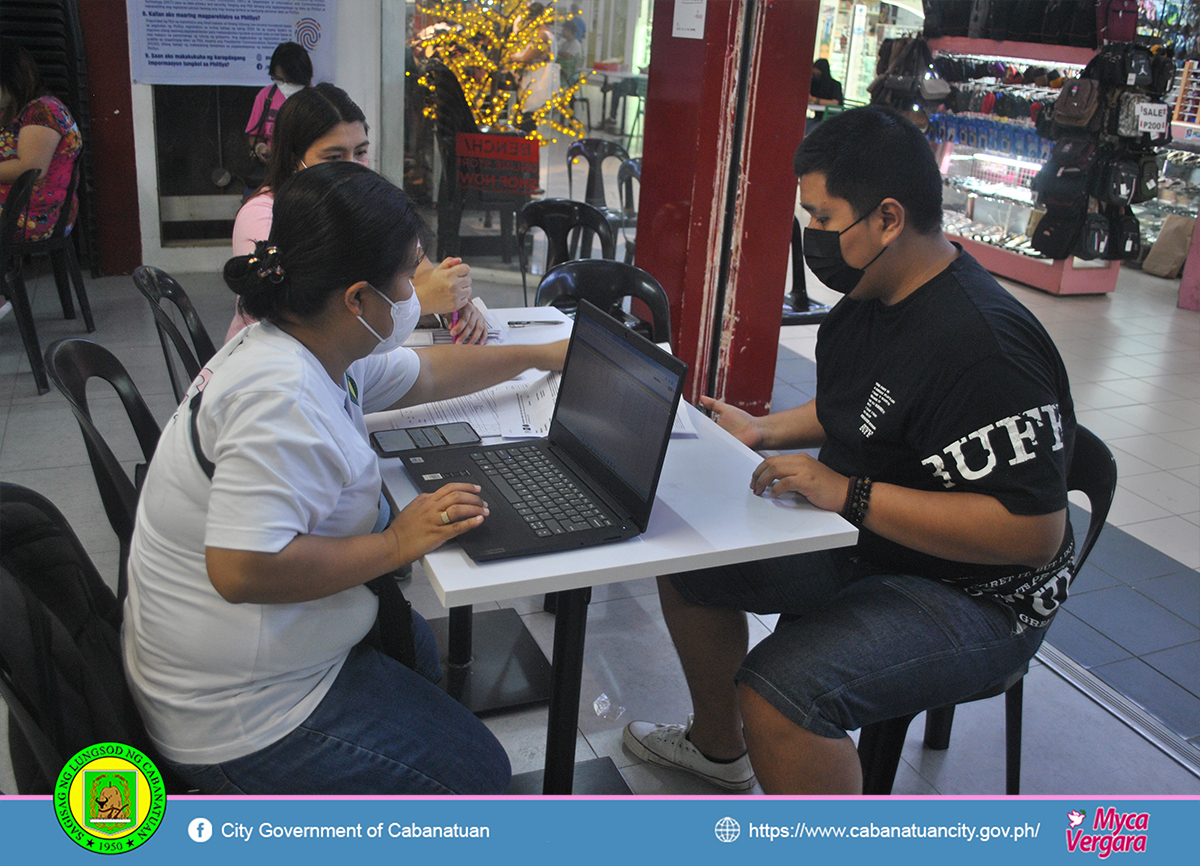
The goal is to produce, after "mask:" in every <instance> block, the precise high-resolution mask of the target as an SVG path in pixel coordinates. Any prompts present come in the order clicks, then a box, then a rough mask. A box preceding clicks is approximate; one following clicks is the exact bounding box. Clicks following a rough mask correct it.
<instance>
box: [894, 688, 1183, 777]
mask: <svg viewBox="0 0 1200 866" xmlns="http://www.w3.org/2000/svg"><path fill="white" fill-rule="evenodd" d="M918 721H919V720H918ZM918 721H915V722H914V723H913V724H912V725H911V726H910V728H909V736H908V740H907V741H906V744H905V749H904V760H905V761H907V762H908V763H909V764H910V765H912V766H913V767H914V768H915V769H916V770H917V771H918V772H919V773H920V774H921V775H922V776H923V777H924V778H925V779H926V780H928V781H929V783H930V784H931V785H932V786H933V787H934V788H936V789H937V790H938V791H939V792H940V793H942V794H1002V793H1003V792H1004V703H1003V698H1001V697H997V698H992V699H990V700H986V701H976V702H975V703H971V704H963V705H962V706H960V707H958V709H957V710H956V711H955V715H954V731H953V735H952V736H951V739H950V748H949V749H947V750H946V751H944V752H937V751H933V750H931V749H926V748H924V745H923V743H922V736H923V733H924V726H923V723H920V724H919V723H918ZM1023 741H1024V744H1023V750H1022V770H1021V793H1022V794H1068V793H1069V794H1074V793H1079V792H1084V791H1091V792H1113V793H1117V792H1119V793H1121V794H1124V795H1131V796H1132V795H1138V794H1147V795H1149V794H1191V795H1195V794H1200V779H1197V778H1196V777H1195V776H1193V775H1192V774H1191V773H1189V772H1188V771H1187V770H1185V769H1184V768H1183V767H1181V766H1179V764H1177V763H1175V761H1173V760H1172V759H1171V758H1168V757H1167V756H1166V755H1164V754H1162V753H1161V752H1159V751H1158V750H1157V749H1155V748H1153V747H1152V746H1149V745H1148V744H1147V743H1146V741H1145V740H1143V739H1142V738H1141V736H1139V735H1138V734H1137V733H1136V732H1134V731H1133V730H1131V729H1130V728H1128V727H1127V726H1126V725H1125V724H1124V723H1122V722H1121V721H1119V720H1118V719H1116V718H1114V717H1113V716H1112V715H1110V714H1109V712H1108V711H1107V710H1105V709H1104V708H1102V707H1100V706H1099V705H1098V704H1096V703H1095V702H1093V701H1092V700H1091V699H1090V698H1088V697H1086V696H1085V695H1083V694H1082V693H1080V692H1078V691H1076V690H1075V689H1074V688H1073V687H1071V686H1070V684H1069V683H1066V682H1065V681H1064V680H1062V679H1060V678H1059V677H1058V676H1057V675H1056V674H1055V673H1054V672H1053V671H1051V670H1049V669H1048V668H1046V667H1044V666H1042V667H1039V668H1036V669H1031V670H1030V673H1029V674H1028V675H1027V676H1026V677H1025V713H1024V727H1023ZM1099 756H1103V758H1100V757H1099Z"/></svg>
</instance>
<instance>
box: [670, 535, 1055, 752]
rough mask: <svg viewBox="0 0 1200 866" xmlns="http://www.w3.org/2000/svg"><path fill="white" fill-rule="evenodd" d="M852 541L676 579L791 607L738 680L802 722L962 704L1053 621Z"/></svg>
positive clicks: (826, 726)
mask: <svg viewBox="0 0 1200 866" xmlns="http://www.w3.org/2000/svg"><path fill="white" fill-rule="evenodd" d="M852 550H853V549H852V548H844V549H840V550H828V551H821V552H818V553H806V554H800V555H797V556H785V557H780V558H778V559H768V560H761V561H759V562H748V563H742V564H740V565H730V566H725V567H722V568H715V569H706V570H703V571H695V572H689V573H686V574H677V575H672V576H671V582H672V584H673V585H674V586H675V588H676V589H677V590H679V592H680V594H681V595H682V596H683V597H684V599H685V600H687V601H690V602H691V603H693V604H699V605H705V606H719V607H728V608H735V609H738V610H745V611H751V612H753V613H786V614H791V615H794V616H795V617H797V618H796V619H794V620H793V621H790V622H784V621H783V620H781V621H780V624H779V626H778V627H777V628H776V630H775V632H774V633H773V634H772V635H771V636H770V637H768V638H767V639H765V640H764V641H762V642H761V643H760V644H758V645H757V646H756V647H754V649H752V650H751V651H750V654H749V655H747V656H746V659H745V661H744V662H743V663H742V667H741V670H739V671H738V673H737V680H738V682H741V683H744V684H745V685H747V686H749V687H750V688H752V689H753V690H754V691H755V692H757V693H758V694H760V695H761V696H762V697H763V698H765V699H766V700H767V701H768V702H769V703H770V704H771V705H772V706H773V707H775V709H777V710H779V712H781V713H783V715H784V716H786V717H787V718H788V719H790V720H791V721H793V722H794V723H796V724H797V725H799V726H800V727H802V728H805V729H807V730H810V731H812V732H813V733H815V734H820V735H821V736H825V737H843V736H845V734H846V731H850V730H854V729H856V728H861V727H862V726H863V725H867V724H871V723H873V722H879V721H882V720H884V719H890V718H893V717H895V716H900V715H905V714H907V713H916V712H920V711H922V710H926V709H929V708H930V707H938V706H943V705H945V704H952V703H956V702H958V701H960V700H962V699H964V698H967V697H970V696H971V695H973V694H975V693H977V692H979V691H982V690H983V689H985V688H987V687H988V686H990V685H992V684H994V683H997V682H999V681H1001V680H1003V679H1004V678H1005V677H1007V676H1008V675H1009V674H1011V673H1012V672H1013V671H1014V670H1016V669H1017V668H1018V667H1020V666H1021V664H1023V663H1024V662H1026V661H1028V660H1029V659H1030V658H1032V657H1033V654H1034V653H1035V652H1037V648H1038V647H1039V646H1040V645H1041V643H1042V638H1043V637H1044V636H1045V633H1046V629H1044V628H1042V629H1033V628H1024V629H1021V628H1020V627H1019V625H1018V623H1017V620H1016V617H1015V615H1014V614H1013V613H1012V612H1011V611H1010V610H1008V608H1006V607H1004V606H1002V605H1001V604H999V603H998V602H994V601H991V600H989V599H987V598H983V597H975V596H969V595H967V594H966V593H965V592H964V591H962V590H961V589H958V588H957V587H954V586H950V585H948V584H945V583H941V582H939V581H937V580H933V579H930V578H926V577H915V576H912V575H903V574H889V573H886V572H885V571H883V570H881V569H878V568H874V567H871V566H868V565H864V564H862V563H860V562H858V561H856V560H855V559H854V558H853V557H852Z"/></svg>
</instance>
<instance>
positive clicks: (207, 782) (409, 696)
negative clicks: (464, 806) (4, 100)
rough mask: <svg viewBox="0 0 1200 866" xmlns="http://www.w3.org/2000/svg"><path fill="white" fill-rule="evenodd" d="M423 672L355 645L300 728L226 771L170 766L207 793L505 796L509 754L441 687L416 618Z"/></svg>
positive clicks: (228, 764) (425, 631)
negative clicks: (331, 683)
mask: <svg viewBox="0 0 1200 866" xmlns="http://www.w3.org/2000/svg"><path fill="white" fill-rule="evenodd" d="M413 631H414V633H415V636H416V645H417V670H415V671H414V670H411V669H409V668H407V667H405V666H404V665H402V664H400V663H399V662H397V661H395V660H394V659H392V658H390V657H388V656H386V655H384V654H383V653H381V652H379V651H377V650H374V649H371V648H369V647H365V646H362V645H359V646H356V647H354V649H352V650H351V651H350V656H349V657H348V658H347V659H346V663H345V664H344V665H343V666H342V669H341V671H340V672H339V673H338V675H337V679H335V680H334V683H333V686H332V687H331V688H330V690H329V692H328V693H327V694H326V695H325V697H324V698H323V699H322V700H321V703H320V704H318V705H317V708H316V709H315V710H313V712H312V715H310V716H309V717H308V718H307V719H305V720H304V722H303V723H302V724H301V725H300V727H298V728H296V729H295V730H294V731H292V732H291V733H290V734H288V735H287V736H285V737H283V738H282V739H280V740H277V741H276V742H274V743H272V744H271V745H269V746H266V747H265V748H263V749H260V750H259V751H257V752H252V753H251V754H249V755H244V756H242V757H240V758H234V759H233V760H231V761H223V762H221V763H219V764H176V763H174V762H171V761H168V762H167V763H168V764H170V765H171V767H172V768H173V769H174V770H175V771H176V772H177V773H178V774H179V775H180V776H182V777H183V778H184V779H185V780H186V781H188V782H190V783H191V784H193V785H195V786H197V787H198V788H199V789H200V790H201V791H202V792H204V793H206V794H504V793H507V792H508V785H509V780H510V779H511V776H512V771H511V768H510V767H509V763H508V755H507V754H505V752H504V748H503V747H502V746H501V745H500V743H499V742H497V741H496V738H495V737H494V736H492V733H491V731H489V730H488V729H487V728H486V727H485V726H484V725H483V724H482V723H481V722H480V721H479V720H478V719H477V718H475V716H474V715H473V714H472V713H471V712H470V711H469V710H467V709H466V707H464V706H463V705H462V704H460V703H459V702H458V701H456V700H454V699H453V698H451V697H450V696H449V695H447V694H446V693H445V692H443V691H442V690H441V689H440V688H438V687H437V686H436V685H434V683H435V682H436V681H437V680H438V679H440V678H441V669H440V668H439V666H438V656H437V643H436V641H435V640H434V637H433V633H432V632H431V631H430V630H429V625H428V624H427V623H426V622H425V620H424V619H422V618H421V616H420V615H419V614H417V613H416V612H415V611H414V612H413Z"/></svg>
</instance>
